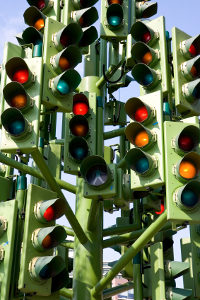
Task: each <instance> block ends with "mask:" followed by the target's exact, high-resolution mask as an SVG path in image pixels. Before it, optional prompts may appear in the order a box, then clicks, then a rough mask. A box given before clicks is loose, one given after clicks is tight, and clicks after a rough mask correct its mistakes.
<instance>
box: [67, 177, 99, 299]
mask: <svg viewBox="0 0 200 300" xmlns="http://www.w3.org/2000/svg"><path fill="white" fill-rule="evenodd" d="M83 185H84V181H83V179H78V189H79V190H78V193H77V196H76V217H77V219H78V221H79V222H80V224H81V226H82V228H83V229H84V231H85V233H86V235H87V239H88V241H87V243H86V244H85V245H81V244H80V242H79V240H78V239H77V238H75V252H74V254H75V256H74V268H73V291H74V292H73V299H83V300H87V299H91V300H94V299H97V300H99V299H101V295H99V296H97V297H96V296H95V297H94V296H93V295H91V294H90V289H92V287H93V286H94V285H96V283H97V282H98V281H99V280H100V279H101V276H102V247H101V236H102V204H100V205H99V207H98V212H97V214H98V217H97V218H95V219H94V221H95V223H96V224H95V226H93V230H92V231H88V229H87V228H88V217H89V213H90V210H91V202H92V201H93V200H91V199H86V198H84V197H83Z"/></svg>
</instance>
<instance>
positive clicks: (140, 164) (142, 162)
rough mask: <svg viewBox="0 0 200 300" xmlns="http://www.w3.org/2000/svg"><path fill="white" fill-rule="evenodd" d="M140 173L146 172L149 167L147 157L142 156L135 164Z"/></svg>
mask: <svg viewBox="0 0 200 300" xmlns="http://www.w3.org/2000/svg"><path fill="white" fill-rule="evenodd" d="M135 169H136V171H137V172H138V173H141V174H142V173H145V172H146V171H147V170H148V169H149V161H148V159H147V158H146V157H141V158H140V159H139V160H137V162H136V164H135Z"/></svg>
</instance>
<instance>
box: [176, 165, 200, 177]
mask: <svg viewBox="0 0 200 300" xmlns="http://www.w3.org/2000/svg"><path fill="white" fill-rule="evenodd" d="M179 173H180V175H181V176H182V177H183V178H185V179H192V178H194V177H195V176H196V174H197V169H196V168H195V166H194V164H193V163H191V162H190V161H182V162H181V163H180V166H179Z"/></svg>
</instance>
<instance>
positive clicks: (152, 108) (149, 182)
mask: <svg viewBox="0 0 200 300" xmlns="http://www.w3.org/2000/svg"><path fill="white" fill-rule="evenodd" d="M125 111H126V113H127V114H128V116H129V117H130V118H131V119H132V121H133V122H132V121H131V122H130V124H129V125H128V126H127V127H126V128H125V135H126V138H127V139H128V140H129V142H130V143H131V149H130V150H129V151H128V152H127V154H126V155H125V162H126V166H127V167H128V168H130V169H131V189H133V190H134V191H148V190H149V188H158V187H160V186H162V185H164V182H165V179H164V149H163V105H162V94H161V92H160V91H157V92H154V93H151V94H148V95H144V96H141V97H139V98H135V97H133V98H130V99H128V101H127V102H126V104H125Z"/></svg>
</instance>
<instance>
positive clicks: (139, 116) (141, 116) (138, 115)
mask: <svg viewBox="0 0 200 300" xmlns="http://www.w3.org/2000/svg"><path fill="white" fill-rule="evenodd" d="M147 118H148V111H147V108H146V106H141V107H139V108H138V109H137V110H136V112H135V115H134V119H135V121H136V122H143V121H145V120H146V119H147Z"/></svg>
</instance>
